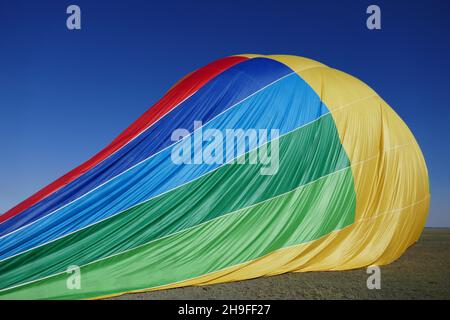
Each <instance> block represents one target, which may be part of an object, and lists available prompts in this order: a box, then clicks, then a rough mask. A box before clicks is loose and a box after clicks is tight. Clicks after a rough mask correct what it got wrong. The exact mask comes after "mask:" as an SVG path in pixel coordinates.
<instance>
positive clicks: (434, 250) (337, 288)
mask: <svg viewBox="0 0 450 320" xmlns="http://www.w3.org/2000/svg"><path fill="white" fill-rule="evenodd" d="M367 277H368V275H367V274H366V270H365V269H359V270H351V271H339V272H307V273H289V274H283V275H279V276H273V277H265V278H258V279H253V280H247V281H240V282H234V283H224V284H217V285H211V286H204V287H186V288H177V289H170V290H163V291H156V292H150V293H143V294H128V295H124V296H121V297H117V298H115V299H128V300H129V299H152V300H157V299H226V300H233V299H389V300H391V299H450V229H434V228H426V229H425V230H424V232H423V234H422V237H421V238H420V240H419V241H418V242H417V243H416V244H415V245H414V246H412V247H411V248H409V249H408V250H407V251H406V253H405V254H404V255H403V256H402V257H400V259H398V260H397V261H395V262H394V263H392V264H390V265H387V266H382V267H381V289H380V290H368V289H367V286H366V281H367Z"/></svg>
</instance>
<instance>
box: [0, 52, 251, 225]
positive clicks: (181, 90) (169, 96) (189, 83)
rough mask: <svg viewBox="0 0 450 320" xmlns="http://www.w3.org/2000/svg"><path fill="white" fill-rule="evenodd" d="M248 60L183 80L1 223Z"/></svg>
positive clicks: (228, 61) (226, 62)
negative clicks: (88, 157)
mask: <svg viewBox="0 0 450 320" xmlns="http://www.w3.org/2000/svg"><path fill="white" fill-rule="evenodd" d="M247 59H248V58H245V57H228V58H223V59H220V60H217V61H214V62H212V63H210V64H208V65H206V66H204V67H203V68H200V69H198V70H196V71H194V72H193V73H191V74H189V75H188V76H186V77H185V78H182V79H181V80H180V81H179V82H178V83H177V84H176V85H175V86H174V87H172V88H171V89H170V90H169V91H168V92H167V93H166V94H165V95H164V97H162V98H161V99H160V100H159V101H158V102H156V103H155V104H154V105H153V106H152V107H151V108H150V109H149V110H147V111H146V112H145V113H144V114H143V115H142V116H140V117H139V118H138V119H137V120H136V121H135V122H133V123H132V124H131V125H130V126H129V127H128V128H126V129H125V130H124V131H123V132H122V133H121V134H120V135H119V136H117V137H116V138H115V139H114V140H113V141H112V142H111V143H110V144H109V145H108V146H107V147H106V148H104V149H103V150H102V151H100V152H99V153H97V154H96V155H95V156H93V157H92V158H91V159H89V160H88V161H86V162H84V163H83V164H81V165H80V166H78V167H76V168H75V169H73V170H72V171H70V172H68V173H66V174H65V175H63V176H62V177H60V178H59V179H57V180H55V181H54V182H52V183H51V184H49V185H48V186H46V187H44V188H43V189H41V190H40V191H38V192H36V193H35V194H33V195H32V196H31V197H29V198H28V199H26V200H24V201H22V202H21V203H19V204H18V205H16V206H15V207H13V208H12V209H10V210H8V211H7V212H5V213H4V214H2V215H0V223H1V222H3V221H6V220H8V219H10V218H11V217H13V216H15V215H17V214H19V213H21V212H22V211H24V210H26V209H28V208H29V207H31V206H32V205H34V204H35V203H37V202H39V201H40V200H42V199H44V198H45V197H47V196H49V195H50V194H52V193H53V192H55V191H57V190H58V189H59V188H61V187H63V186H65V185H66V184H68V183H70V182H71V181H73V180H75V179H76V178H78V177H79V176H80V175H82V174H83V173H85V172H86V171H88V170H89V169H91V168H92V167H94V166H95V165H97V164H98V163H99V162H101V161H103V160H104V159H106V158H107V157H108V156H110V155H111V154H113V153H114V152H115V151H117V150H118V149H120V148H121V147H123V146H124V145H126V144H127V143H128V142H129V141H130V140H132V139H133V138H134V137H136V136H137V135H138V134H139V133H141V132H142V131H143V130H145V129H146V128H147V127H149V126H150V125H151V124H153V123H155V122H156V121H158V120H159V119H160V118H161V117H162V116H164V115H165V114H166V113H167V112H169V111H170V110H172V109H173V108H174V107H176V106H177V105H178V104H179V103H180V102H182V101H183V100H184V99H186V98H188V97H189V96H190V95H191V94H193V93H195V92H196V91H197V90H198V89H200V88H201V87H202V86H203V85H204V84H205V83H207V82H208V81H209V80H211V79H213V78H214V77H216V76H217V75H218V74H220V73H222V72H223V71H225V70H226V69H228V68H230V67H232V66H234V65H236V64H238V63H239V62H242V61H244V60H247Z"/></svg>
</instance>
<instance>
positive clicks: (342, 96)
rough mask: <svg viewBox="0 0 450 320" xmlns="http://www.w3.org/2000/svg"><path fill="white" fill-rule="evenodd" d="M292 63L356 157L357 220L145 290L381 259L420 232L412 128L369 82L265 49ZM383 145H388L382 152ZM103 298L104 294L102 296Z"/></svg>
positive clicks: (423, 197)
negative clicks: (252, 257) (243, 260)
mask: <svg viewBox="0 0 450 320" xmlns="http://www.w3.org/2000/svg"><path fill="white" fill-rule="evenodd" d="M241 56H245V57H248V58H255V57H266V58H271V59H274V60H277V61H279V62H281V63H284V64H285V65H287V66H289V67H290V68H291V69H292V70H300V71H298V72H297V73H298V74H299V75H300V76H301V77H302V78H303V79H304V80H305V81H306V82H307V83H308V84H309V85H310V86H311V87H312V88H313V90H314V91H315V92H316V93H317V94H318V95H319V96H320V97H321V100H322V101H323V102H324V103H325V104H326V106H327V107H328V109H329V110H330V111H331V113H332V116H333V119H334V121H335V123H336V127H337V129H338V132H339V135H340V139H341V143H342V145H343V146H344V149H345V150H346V152H347V155H348V157H349V159H350V162H351V164H352V173H353V177H354V184H355V189H356V190H355V191H356V196H357V207H356V216H355V222H354V223H353V224H352V225H350V226H348V227H346V228H344V229H342V230H338V231H335V232H332V233H331V234H329V235H327V236H325V237H323V238H321V239H318V240H315V241H312V242H309V243H304V244H300V245H296V246H292V247H289V248H283V249H280V250H277V251H275V252H272V253H270V254H268V255H266V256H264V257H261V258H259V259H256V260H253V261H250V262H247V263H245V264H241V265H237V266H233V267H230V268H227V269H224V270H220V271H217V272H213V273H211V274H208V275H204V276H201V277H198V278H195V279H190V280H186V281H182V282H178V283H174V284H170V285H167V286H163V287H158V288H151V289H144V290H140V291H134V292H147V291H154V290H161V289H169V288H176V287H183V286H189V285H208V284H215V283H222V282H230V281H237V280H244V279H250V278H256V277H260V276H268V275H275V274H281V273H285V272H304V271H322V270H348V269H354V268H360V267H364V266H368V265H384V264H388V263H390V262H392V261H394V260H395V259H397V258H398V257H399V256H400V255H401V254H402V253H403V252H404V251H405V250H406V249H407V248H408V247H409V246H410V245H412V244H413V243H414V242H415V241H417V239H418V238H419V236H420V234H421V232H422V230H423V227H424V225H425V221H426V217H427V214H428V208H429V185H428V173H427V169H426V166H425V161H424V159H423V156H422V153H421V151H420V148H419V146H418V145H417V142H416V141H415V139H414V137H413V135H412V134H411V132H410V131H409V129H408V127H407V126H406V125H405V124H404V123H403V121H402V120H401V119H400V118H399V117H398V115H397V114H396V113H395V112H394V111H393V110H392V109H391V108H390V107H389V106H388V105H387V104H386V103H385V102H384V101H383V100H382V99H381V98H380V97H379V96H378V95H377V94H376V93H375V92H374V91H373V90H372V89H371V88H369V87H368V86H367V85H366V84H364V83H363V82H361V81H360V80H358V79H356V78H354V77H352V76H350V75H348V74H346V73H344V72H341V71H338V70H335V69H332V68H329V67H327V66H325V65H323V64H321V63H319V62H316V61H313V60H310V59H306V58H301V57H295V56H284V55H274V56H262V55H253V54H244V55H241ZM385 151H386V152H385ZM103 298H104V297H103Z"/></svg>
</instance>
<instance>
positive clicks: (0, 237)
mask: <svg viewBox="0 0 450 320" xmlns="http://www.w3.org/2000/svg"><path fill="white" fill-rule="evenodd" d="M293 74H295V71H294V72H291V73H289V74H286V75H284V76H283V77H281V78H279V79H277V80H275V81H273V82H271V83H269V84H268V85H266V86H264V87H263V88H261V89H259V90H257V91H255V92H254V93H252V94H251V95H249V96H247V97H246V98H244V99H242V100H241V101H239V102H237V103H235V104H234V105H232V106H231V107H229V108H228V109H226V110H224V111H222V112H221V113H219V114H218V115H216V116H215V117H214V118H212V119H210V120H209V121H207V122H205V123H204V124H203V125H202V126H200V127H199V128H197V129H195V130H193V131H192V132H191V133H190V134H189V135H186V136H184V137H183V138H182V139H181V140H179V141H177V142H175V143H173V144H171V145H169V146H167V147H166V148H164V149H161V150H159V151H158V152H156V153H154V154H152V155H151V156H149V157H148V158H146V159H144V160H142V161H140V162H138V163H136V164H135V165H133V166H131V167H130V168H128V169H126V170H125V171H123V172H121V173H119V174H118V175H116V176H114V177H112V178H111V179H109V180H107V181H105V182H103V183H102V184H100V185H98V186H97V187H95V188H94V189H92V190H90V191H88V192H87V193H85V194H83V195H82V196H80V197H78V198H77V199H74V200H72V201H71V202H69V203H67V204H65V205H63V206H62V207H60V208H58V209H56V210H54V211H52V212H51V213H49V214H47V215H45V216H43V217H41V218H39V219H36V220H34V221H32V222H30V223H29V224H26V225H23V226H21V227H20V228H18V229H16V230H13V231H11V232H10V233H7V234H5V235H3V236H0V239H3V238H4V237H7V236H9V235H11V234H13V233H15V232H17V231H19V230H22V229H24V228H26V227H29V226H31V225H33V224H35V223H36V222H38V221H40V220H42V219H44V218H47V217H49V216H51V215H53V214H54V213H55V212H57V211H59V210H62V209H64V208H65V207H67V206H69V205H71V204H72V203H74V202H75V201H78V200H80V199H82V198H84V197H85V196H87V195H89V194H90V193H92V192H94V191H95V190H97V189H98V188H100V187H102V186H103V185H105V184H107V183H109V182H111V181H112V180H115V179H116V178H118V177H120V176H121V175H123V174H125V173H126V172H128V171H130V170H132V169H133V168H135V167H137V166H139V165H140V164H142V163H144V162H146V161H147V160H149V159H151V158H153V157H154V156H156V155H158V154H159V153H161V152H163V151H164V150H166V149H168V148H170V147H172V146H173V145H175V144H177V143H179V142H180V141H183V140H184V139H185V138H187V137H189V136H191V135H192V134H193V133H194V132H195V131H197V130H198V129H201V128H203V127H204V126H205V125H207V124H208V123H210V122H211V121H213V120H214V119H216V118H217V117H219V116H221V115H222V114H224V113H226V112H228V111H229V110H231V109H232V108H234V107H236V106H237V105H238V104H241V103H242V102H244V101H246V100H247V99H249V98H251V97H252V96H254V95H256V94H258V93H259V92H261V91H262V90H265V89H266V88H268V87H269V86H271V85H273V84H275V83H277V82H279V81H281V80H283V79H284V78H286V77H289V76H291V75H293ZM0 262H1V261H0Z"/></svg>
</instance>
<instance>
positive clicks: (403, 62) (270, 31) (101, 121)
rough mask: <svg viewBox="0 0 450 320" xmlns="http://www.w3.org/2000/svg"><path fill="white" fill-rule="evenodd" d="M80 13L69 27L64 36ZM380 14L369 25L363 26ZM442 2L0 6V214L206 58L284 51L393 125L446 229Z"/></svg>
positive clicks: (449, 201) (447, 6)
mask: <svg viewBox="0 0 450 320" xmlns="http://www.w3.org/2000/svg"><path fill="white" fill-rule="evenodd" d="M70 4H77V5H79V6H80V7H81V16H82V17H81V23H82V29H81V30H79V31H69V30H68V29H67V28H66V18H67V14H66V8H67V6H68V5H70ZM370 4H377V5H379V6H380V7H381V15H382V16H381V18H382V29H381V30H376V31H370V30H368V29H367V28H366V18H367V16H368V15H367V14H366V8H367V6H368V5H370ZM449 17H450V1H448V0H441V1H437V0H434V1H430V0H416V1H414V0H413V1H402V0H395V1H392V0H390V1H358V0H345V1H324V0H311V1H301V0H292V1H282V0H276V1H275V0H272V1H266V0H254V1H253V0H251V1H250V0H240V1H215V0H214V1H213V0H207V1H194V0H190V1H171V0H165V1H160V3H157V1H131V0H127V1H125V0H120V1H119V0H117V1H100V0H96V1H92V0H89V1H81V0H72V1H63V0H56V1H44V0H39V1H18V0H11V1H6V0H0V143H1V150H2V151H1V153H0V213H2V212H4V211H6V210H7V209H9V208H10V207H12V206H13V205H15V204H16V203H18V202H20V201H21V200H24V199H25V198H26V197H28V196H29V195H31V194H32V193H34V192H35V191H37V190H38V189H40V188H41V187H43V186H45V185H46V184H48V183H50V182H51V181H53V180H54V179H56V178H58V177H59V176H61V175H62V174H64V173H65V172H67V171H69V170H70V169H72V168H73V167H75V166H76V165H78V164H80V163H82V162H83V161H85V160H87V159H88V158H89V157H91V156H92V155H94V154H95V153H96V152H97V151H99V150H100V149H101V148H103V147H104V146H105V145H106V144H108V143H109V142H110V141H111V140H112V139H113V138H114V137H115V136H116V135H117V134H119V133H120V132H121V131H122V130H123V129H124V128H125V127H127V126H128V125H129V124H130V123H131V122H132V121H133V120H135V119H136V118H137V117H138V116H139V115H141V114H142V113H143V112H144V111H146V110H147V109H148V107H150V106H151V105H152V104H153V103H154V102H156V101H157V100H158V99H159V98H160V97H161V96H162V95H163V94H164V93H165V91H167V89H168V88H170V86H171V85H173V84H174V83H175V82H176V81H177V80H178V79H179V78H181V77H183V76H184V75H186V74H187V73H189V72H191V71H193V70H194V69H196V68H198V67H201V66H202V65H204V64H206V63H208V62H211V61H213V60H215V59H218V58H221V57H224V56H229V55H234V54H239V53H261V54H293V55H300V56H305V57H308V58H312V59H315V60H318V61H320V62H323V63H325V64H327V65H329V66H332V67H334V68H337V69H340V70H343V71H345V72H347V73H350V74H352V75H354V76H356V77H358V78H360V79H361V80H363V81H364V82H366V83H367V84H369V85H370V86H371V87H372V88H373V89H375V90H376V91H377V92H378V93H379V94H380V95H381V96H382V97H383V98H384V99H385V100H386V101H387V102H388V103H389V104H390V105H391V106H392V107H393V108H394V109H395V111H396V112H397V113H398V114H399V115H400V116H401V117H402V118H403V120H404V121H405V122H406V124H407V125H408V126H409V127H410V129H411V130H412V132H413V133H414V135H415V137H416V139H417V140H418V142H419V145H420V146H421V148H422V151H423V153H424V156H425V160H426V162H427V165H428V170H429V175H430V186H431V199H432V200H431V210H430V216H429V218H428V222H427V225H428V226H438V227H444V226H446V227H449V226H450V174H449V172H450V170H449V169H448V168H449V166H450V134H449V127H450V106H449V92H450V76H449V74H450V18H449Z"/></svg>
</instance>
